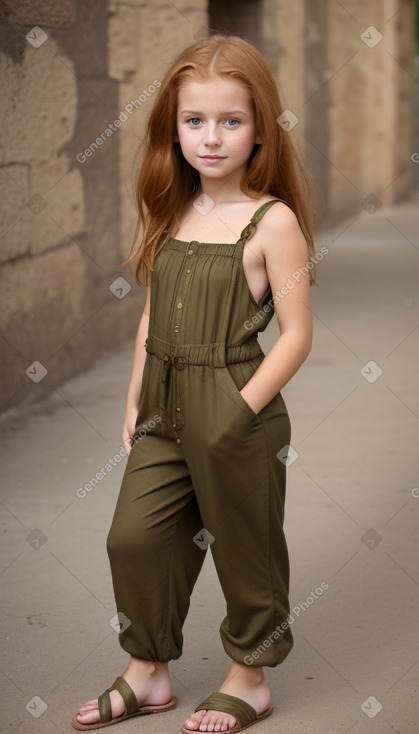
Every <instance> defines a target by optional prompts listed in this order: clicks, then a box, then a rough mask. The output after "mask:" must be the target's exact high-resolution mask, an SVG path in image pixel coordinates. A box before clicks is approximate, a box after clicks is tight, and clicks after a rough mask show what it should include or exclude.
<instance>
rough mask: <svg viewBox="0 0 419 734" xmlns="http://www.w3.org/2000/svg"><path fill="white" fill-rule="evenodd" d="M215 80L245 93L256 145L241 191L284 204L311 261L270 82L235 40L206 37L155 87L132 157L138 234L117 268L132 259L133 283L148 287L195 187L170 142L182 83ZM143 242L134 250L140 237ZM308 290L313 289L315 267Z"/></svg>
mask: <svg viewBox="0 0 419 734" xmlns="http://www.w3.org/2000/svg"><path fill="white" fill-rule="evenodd" d="M213 77H220V78H230V79H235V80H238V81H240V82H241V83H242V84H243V85H244V86H245V88H246V89H247V91H248V93H249V97H250V100H251V103H252V106H253V111H254V115H255V123H256V129H257V131H258V134H259V135H260V136H261V140H262V143H261V144H260V145H255V146H254V148H253V151H252V153H251V155H250V158H249V161H248V164H247V170H246V172H245V174H244V175H243V178H242V180H241V183H240V188H241V190H242V191H243V193H244V194H246V195H247V196H249V197H251V198H260V197H261V196H264V195H266V194H270V195H271V196H274V197H276V198H279V199H283V200H284V201H286V202H287V204H288V205H289V206H290V208H291V209H292V210H293V212H294V214H295V215H296V217H297V219H298V222H299V225H300V227H301V230H302V232H303V234H304V236H305V238H306V242H307V247H308V254H309V256H314V255H315V249H314V243H313V234H312V225H311V221H310V216H309V209H308V198H309V193H310V182H309V177H308V174H307V171H306V169H305V166H304V165H303V163H302V161H301V158H300V156H299V155H298V153H297V151H296V149H295V147H294V145H293V142H292V138H291V136H290V133H289V132H286V131H285V130H284V129H283V128H282V127H281V125H279V124H278V122H277V119H278V117H279V116H280V115H281V114H282V112H283V111H284V110H283V107H282V104H281V101H280V98H279V94H278V90H277V86H276V82H275V78H274V76H273V74H272V71H271V69H270V68H269V66H268V64H267V62H266V61H265V59H264V58H263V56H262V55H261V54H260V52H259V51H258V50H257V49H256V48H255V47H254V46H253V45H252V44H251V43H248V42H247V41H244V40H243V39H242V38H239V37H238V36H232V35H220V34H217V35H213V36H209V37H208V38H204V39H202V40H200V41H198V42H197V43H194V44H192V45H191V46H188V48H186V49H185V50H184V51H182V53H180V54H179V56H178V57H177V58H176V59H175V61H174V62H173V63H172V65H171V67H170V68H169V70H168V71H167V73H166V75H165V77H164V79H163V80H162V83H161V87H160V89H159V91H158V93H157V96H156V98H155V101H154V104H153V108H152V111H151V113H150V115H149V118H148V123H147V129H146V133H145V136H144V138H143V141H142V143H141V145H140V147H139V149H138V151H137V154H136V156H135V161H138V160H139V159H140V157H141V162H140V164H139V165H138V166H137V164H136V163H135V164H134V172H135V183H134V188H135V198H136V204H137V208H138V219H137V226H136V230H135V234H134V238H133V243H132V247H131V252H130V254H129V256H128V258H127V259H126V261H125V262H124V263H123V265H127V264H128V263H130V262H131V261H132V260H134V259H136V258H138V261H137V264H136V268H135V277H136V280H137V282H138V283H142V282H143V281H142V278H144V276H145V282H146V284H148V282H149V271H150V270H152V269H153V264H154V260H155V257H156V255H157V254H158V253H159V252H160V250H161V249H162V248H163V247H164V245H165V243H166V242H167V240H168V239H169V237H170V236H174V234H175V233H176V231H177V229H178V224H179V220H178V214H179V212H180V211H181V209H182V208H183V206H184V204H185V203H186V201H187V199H189V197H190V196H191V194H192V193H193V191H195V190H196V189H197V188H198V186H199V184H200V178H199V173H198V171H196V170H195V169H194V168H193V167H192V166H191V165H190V164H189V163H188V162H187V161H186V159H185V158H184V156H183V154H182V151H181V148H180V145H179V143H175V142H174V137H175V136H176V134H177V105H178V91H179V88H180V87H181V85H182V84H183V83H184V82H185V81H187V80H188V81H189V80H194V81H197V80H198V81H205V80H207V79H209V78H213ZM140 230H141V231H142V236H141V238H140V242H139V233H140ZM312 262H313V267H312V268H311V269H310V285H313V284H315V283H316V277H315V267H314V260H313V261H312Z"/></svg>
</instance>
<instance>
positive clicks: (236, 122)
mask: <svg viewBox="0 0 419 734" xmlns="http://www.w3.org/2000/svg"><path fill="white" fill-rule="evenodd" d="M228 122H232V123H234V124H233V125H227V127H236V126H237V125H239V124H240V123H239V120H235V119H234V117H229V118H228V120H226V123H228Z"/></svg>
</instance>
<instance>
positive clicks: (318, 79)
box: [0, 0, 419, 410]
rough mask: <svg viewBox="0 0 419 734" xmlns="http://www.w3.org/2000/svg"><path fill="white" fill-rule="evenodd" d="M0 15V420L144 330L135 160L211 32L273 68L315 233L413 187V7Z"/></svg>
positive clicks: (25, 4) (50, 4) (257, 4)
mask: <svg viewBox="0 0 419 734" xmlns="http://www.w3.org/2000/svg"><path fill="white" fill-rule="evenodd" d="M0 19H1V32H0V33H1V36H0V38H1V48H2V73H1V88H2V124H1V130H0V133H1V167H0V186H1V197H0V206H1V250H0V253H1V263H0V277H1V283H2V285H1V295H0V298H1V305H0V339H1V351H2V359H1V368H0V384H1V396H0V409H1V410H5V409H7V408H9V407H10V406H12V405H14V404H17V403H20V402H22V401H23V400H27V399H32V398H33V397H39V396H42V395H45V394H47V393H48V392H51V391H52V390H53V389H54V386H55V385H58V384H59V383H60V382H62V381H63V380H65V379H67V378H69V377H71V376H73V375H75V374H77V373H78V372H80V371H83V370H85V369H86V368H87V367H89V366H90V365H91V364H92V362H93V360H94V359H95V358H97V357H98V356H100V355H101V354H102V353H104V352H106V351H107V350H110V349H112V348H114V347H116V346H117V345H118V344H119V343H121V342H123V341H124V340H126V339H127V338H129V337H130V336H132V335H133V334H134V332H135V330H136V328H137V324H138V317H139V315H140V313H141V306H142V303H143V298H144V294H143V291H142V289H138V288H137V287H136V286H135V284H134V281H133V279H132V277H131V274H130V272H129V271H128V270H127V269H125V270H124V271H123V272H122V271H119V272H118V271H117V270H116V268H117V266H118V264H120V263H121V262H122V261H123V260H124V259H125V257H126V256H127V254H128V252H129V249H130V246H131V241H132V236H133V232H134V225H135V217H136V212H135V208H134V200H133V196H132V189H131V172H132V164H133V158H134V154H135V151H136V149H137V147H138V144H139V143H140V140H141V136H142V134H143V131H144V126H145V121H146V118H147V115H148V114H149V112H150V109H151V106H152V104H153V95H154V92H155V91H156V88H157V87H156V86H155V82H156V80H161V79H162V77H163V75H164V73H165V70H166V69H167V67H168V65H169V63H170V62H171V60H172V59H173V58H174V56H175V55H176V54H177V53H178V52H179V51H180V50H181V49H182V48H183V47H185V46H186V45H188V44H190V43H193V42H194V40H197V39H198V38H200V37H202V36H203V35H206V34H208V33H210V32H214V31H215V30H217V29H222V30H226V31H228V32H233V33H236V34H238V35H240V36H242V37H244V38H246V39H248V40H249V41H251V42H252V43H254V44H255V45H256V47H257V48H258V49H259V50H260V51H261V52H262V53H263V54H264V56H265V58H266V59H267V61H268V62H269V64H270V66H271V68H272V69H273V71H274V73H275V75H276V78H277V80H278V85H279V90H280V93H281V95H282V100H283V103H284V105H285V106H286V107H287V108H288V109H289V110H291V112H292V113H293V116H294V117H293V118H292V119H293V123H292V126H290V134H291V135H293V136H294V139H295V143H296V145H297V146H298V148H299V150H300V151H301V153H302V155H303V156H304V159H305V160H306V162H307V165H308V167H309V170H310V174H311V175H312V181H313V194H314V196H313V202H312V209H313V212H314V216H315V224H316V228H317V229H320V228H322V227H325V226H328V225H330V224H334V223H336V222H338V221H341V220H345V219H347V218H348V217H351V216H353V215H355V214H356V213H357V212H359V211H361V212H362V211H367V212H370V213H371V212H373V211H375V210H377V209H378V208H379V207H380V206H382V205H390V204H394V203H397V202H400V201H403V200H406V199H409V198H410V197H411V196H412V193H413V191H414V189H415V187H417V186H418V182H419V165H418V164H417V161H413V160H412V154H414V153H415V152H416V154H417V153H418V151H419V132H418V123H416V127H415V123H414V108H415V93H414V89H415V84H414V79H415V74H416V73H417V72H416V71H415V38H414V27H415V3H414V2H413V1H408V2H403V1H402V0H385V1H384V0H369V2H367V3H366V2H364V1H363V0H346V1H344V0H342V1H339V2H338V1H337V0H319V1H318V2H311V1H310V0H305V1H303V0H301V2H293V1H292V0H285V1H284V0H237V1H235V0H231V1H230V2H228V3H224V2H220V0H210V1H208V0H195V2H194V3H190V2H189V0H176V2H171V1H170V2H169V1H168V0H167V1H166V0H162V1H161V2H159V1H156V2H151V1H150V2H144V0H142V1H141V2H140V0H130V2H123V1H119V0H109V1H108V0H96V1H95V0H89V1H88V2H83V0H62V1H61V2H59V3H56V2H54V0H27V1H25V0H19V2H15V1H14V0H2V2H1V4H0ZM417 23H418V21H417V13H416V27H417ZM416 50H417V49H416ZM416 68H417V67H416ZM416 105H417V101H416ZM295 118H297V119H295ZM416 119H417V117H416ZM291 127H292V129H291ZM98 139H99V142H96V141H97V140H98ZM121 277H123V279H124V280H123V281H121V280H117V278H121ZM115 281H116V282H115ZM128 284H129V285H131V286H133V287H132V289H131V290H130V291H129V290H128V289H129V285H128ZM34 363H36V364H35V366H33V365H34ZM38 363H39V365H38ZM27 370H29V375H28V374H27V373H26V371H27ZM41 375H42V377H41ZM34 379H36V380H38V382H36V383H35V382H34Z"/></svg>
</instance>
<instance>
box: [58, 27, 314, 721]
mask: <svg viewBox="0 0 419 734" xmlns="http://www.w3.org/2000/svg"><path fill="white" fill-rule="evenodd" d="M282 112H283V110H282V107H281V103H280V100H279V97H278V92H277V88H276V84H275V80H274V78H273V75H272V73H271V71H270V69H269V67H268V66H267V64H266V62H265V61H264V59H263V57H262V56H261V54H260V53H259V52H258V51H257V50H256V49H255V48H254V47H253V46H252V45H251V44H250V43H247V42H246V41H244V40H242V39H240V38H238V37H234V36H221V35H214V36H211V37H209V38H206V39H204V40H202V41H199V42H198V43H195V44H193V45H192V46H190V47H189V48H187V49H186V50H185V51H183V53H181V54H180V56H179V57H178V58H177V59H176V60H175V62H174V63H173V65H172V67H171V68H170V70H169V71H168V73H167V74H166V77H165V78H164V80H163V82H162V85H161V88H160V90H159V93H158V96H157V98H156V100H155V103H154V106H153V110H152V112H151V115H150V118H149V122H148V129H147V135H146V138H145V150H144V153H143V159H142V166H141V171H140V175H139V179H138V206H139V220H138V225H137V232H136V235H135V240H136V239H137V235H138V232H139V228H140V227H142V229H143V236H142V242H141V245H140V247H139V248H137V247H136V246H135V244H134V245H133V249H132V253H131V256H130V258H129V260H131V259H132V258H133V257H138V263H137V268H136V277H137V281H138V282H139V283H140V282H142V281H141V277H144V276H145V283H146V285H147V299H146V304H145V308H144V312H143V315H142V317H141V320H140V325H139V329H138V336H137V340H136V345H135V353H134V360H133V368H132V373H131V378H130V383H129V388H128V397H127V403H126V413H125V421H124V426H123V440H124V442H125V445H127V447H128V448H127V451H128V453H129V458H128V462H127V466H126V470H125V474H124V478H123V482H122V487H121V490H120V494H119V498H118V502H117V506H116V510H115V515H114V519H113V522H112V526H111V529H110V532H109V536H108V541H107V549H108V554H109V558H110V564H111V571H112V578H113V586H114V592H115V597H116V603H117V610H118V613H119V619H120V622H121V633H120V637H119V639H120V643H121V645H122V647H123V649H124V650H126V652H128V653H129V654H130V656H131V657H130V661H129V663H128V667H127V669H126V670H125V672H124V673H123V675H122V676H120V677H118V678H117V679H116V681H115V683H114V685H113V686H111V687H110V688H109V689H107V691H105V693H104V694H102V695H101V696H100V697H99V699H98V700H94V701H89V702H88V703H86V704H84V705H83V706H82V707H81V709H80V712H79V714H77V715H75V716H74V718H73V722H72V723H73V726H74V727H75V728H76V729H88V730H89V729H94V728H100V727H103V726H108V725H109V724H114V723H116V722H118V721H121V720H123V719H124V718H126V717H128V716H137V715H140V714H145V713H151V712H153V713H157V712H161V711H167V710H169V709H172V708H174V707H175V706H176V703H177V700H176V698H175V697H174V696H173V695H172V686H171V681H170V677H169V671H168V661H169V660H175V659H177V658H179V657H180V655H181V653H182V642H183V637H182V626H183V623H184V620H185V617H186V614H187V612H188V608H189V602H190V595H191V592H192V590H193V587H194V584H195V582H196V579H197V577H198V574H199V571H200V569H201V566H202V563H203V561H204V557H205V553H206V550H207V548H208V547H209V546H211V552H212V555H213V558H214V563H215V567H216V570H217V574H218V577H219V580H220V583H221V587H222V590H223V593H224V595H225V598H226V604H227V614H226V617H225V619H224V620H223V621H222V623H221V627H220V634H221V640H222V644H223V646H224V649H225V651H226V653H227V655H228V656H229V658H230V659H231V664H230V667H229V670H228V672H227V676H226V678H225V680H224V682H223V683H222V684H221V686H220V688H219V689H218V691H217V692H216V693H214V694H212V695H211V696H209V698H207V699H206V700H204V701H203V702H202V703H201V704H200V705H199V706H198V707H197V708H196V709H195V713H193V714H191V715H190V716H189V718H188V719H187V720H186V721H185V722H184V725H183V728H182V732H184V733H185V734H187V733H188V732H193V731H209V732H212V731H215V732H218V731H229V732H237V731H241V730H242V729H244V728H245V727H247V726H250V725H251V724H253V723H256V722H258V721H261V720H262V719H264V718H266V717H267V716H269V715H270V714H271V713H272V705H271V699H270V691H269V687H268V684H267V682H266V680H265V677H264V673H263V666H265V665H267V666H271V667H275V666H276V665H278V664H280V663H282V662H283V660H284V659H285V658H286V657H287V655H288V654H289V652H290V650H291V648H292V645H293V638H292V634H291V630H290V628H289V625H288V623H287V617H288V614H289V601H288V591H289V564H288V553H287V545H286V541H285V537H284V532H283V521H284V501H285V469H286V466H285V465H286V455H287V450H288V448H289V443H290V422H289V417H288V413H287V409H286V406H285V403H284V400H283V398H282V396H281V393H280V390H281V389H282V388H283V386H284V385H286V383H287V382H288V380H289V379H290V378H291V377H292V375H293V374H294V373H295V372H296V371H297V369H298V368H299V366H300V365H301V364H302V363H303V362H304V360H305V359H306V357H307V355H308V354H309V352H310V348H311V342H312V318H311V310H310V299H309V286H310V284H311V283H315V276H314V268H313V264H314V260H315V258H314V257H312V256H313V255H314V246H313V241H312V236H311V229H310V222H309V219H308V214H307V208H306V203H305V201H304V198H303V195H302V190H301V181H304V180H306V176H305V175H304V171H303V168H302V166H301V164H300V162H299V161H298V158H297V155H296V153H295V151H294V150H293V148H292V144H291V140H290V137H289V133H287V132H285V131H284V129H283V128H282V127H281V125H280V124H278V121H277V120H278V118H279V117H280V115H281V114H282ZM280 120H281V118H280ZM300 174H303V177H302V178H301V175H300ZM129 260H128V261H129ZM274 313H275V315H276V318H277V320H278V324H279V329H280V336H279V338H278V340H277V342H276V343H275V344H274V346H273V347H272V349H271V351H270V352H269V354H268V355H267V356H265V355H264V353H263V352H262V350H261V348H260V346H259V343H258V340H257V334H258V332H260V331H263V330H264V329H265V328H266V326H267V325H268V323H269V321H270V319H271V318H272V317H273V315H274ZM131 447H132V448H131Z"/></svg>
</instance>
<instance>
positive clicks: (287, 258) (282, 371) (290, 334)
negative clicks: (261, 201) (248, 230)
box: [240, 207, 313, 413]
mask: <svg viewBox="0 0 419 734" xmlns="http://www.w3.org/2000/svg"><path fill="white" fill-rule="evenodd" d="M274 209H275V207H272V209H271V210H270V211H269V212H267V213H266V215H265V217H264V218H263V219H262V220H261V223H260V224H262V223H263V225H264V230H263V234H264V237H263V241H264V242H265V243H266V244H265V245H264V248H263V254H264V259H265V267H266V272H267V275H268V279H269V283H270V286H271V290H272V296H273V299H274V304H275V313H276V317H277V320H278V325H279V329H280V337H279V339H278V340H277V341H276V342H275V344H274V346H273V347H272V349H271V350H270V352H269V353H268V354H267V355H266V357H265V359H264V360H263V362H262V363H261V364H260V365H259V367H258V368H257V370H256V372H255V373H254V375H252V377H251V378H250V380H249V381H248V382H247V383H246V385H244V387H243V388H242V389H241V391H240V392H241V394H242V396H243V398H244V399H245V400H246V402H248V403H249V405H250V407H251V408H252V409H253V410H254V412H255V413H258V412H259V411H260V410H262V408H264V407H265V405H267V404H268V403H269V402H270V401H271V400H272V398H273V397H274V396H275V395H276V394H277V393H278V392H279V391H280V390H282V388H283V387H284V385H286V383H287V382H288V381H289V380H290V379H291V377H292V376H293V375H294V374H295V372H297V370H298V368H299V367H300V365H301V364H302V363H303V362H304V360H305V359H306V358H307V356H308V354H309V353H310V349H311V345H312V338H313V333H312V332H313V325H312V313H311V306H310V292H309V275H308V273H307V274H305V275H303V274H301V275H300V276H299V275H298V272H299V269H302V268H303V267H306V266H307V262H308V259H309V255H308V249H307V243H306V240H305V237H304V235H303V233H302V231H301V228H300V226H299V224H298V220H297V217H296V216H295V214H294V213H293V212H292V211H291V210H290V209H287V210H286V214H285V215H284V212H282V214H281V216H278V213H276V212H274ZM268 215H270V216H268ZM259 226H260V225H259ZM296 272H297V276H296V277H295V273H296ZM303 272H307V271H303ZM300 273H301V271H300ZM293 274H294V277H293ZM287 283H288V286H287V285H286V284H287ZM281 288H282V289H284V290H283V292H282V293H281Z"/></svg>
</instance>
